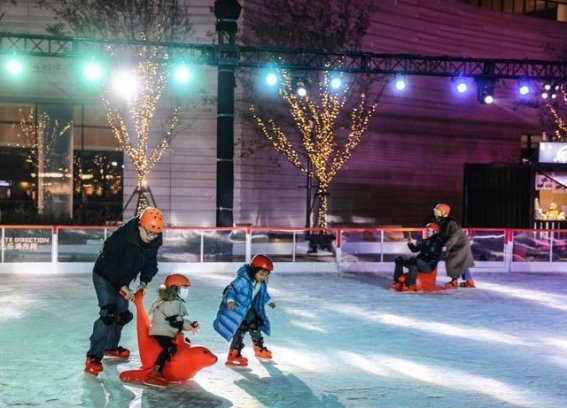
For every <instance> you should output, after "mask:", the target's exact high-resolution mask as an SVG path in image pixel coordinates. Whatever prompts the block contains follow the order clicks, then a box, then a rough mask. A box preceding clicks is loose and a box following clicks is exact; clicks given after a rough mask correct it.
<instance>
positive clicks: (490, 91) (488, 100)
mask: <svg viewBox="0 0 567 408" xmlns="http://www.w3.org/2000/svg"><path fill="white" fill-rule="evenodd" d="M495 87H496V80H495V79H492V78H477V80H476V91H477V94H476V97H477V100H478V101H479V102H480V103H481V104H483V105H490V104H492V103H494V88H495Z"/></svg>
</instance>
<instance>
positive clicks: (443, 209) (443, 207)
mask: <svg viewBox="0 0 567 408" xmlns="http://www.w3.org/2000/svg"><path fill="white" fill-rule="evenodd" d="M436 210H437V211H438V212H439V213H441V215H442V216H445V215H449V213H450V212H451V207H449V205H448V204H444V203H439V204H437V205H436V206H435V208H434V209H433V211H436Z"/></svg>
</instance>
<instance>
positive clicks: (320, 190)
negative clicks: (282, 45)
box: [250, 72, 376, 228]
mask: <svg viewBox="0 0 567 408" xmlns="http://www.w3.org/2000/svg"><path fill="white" fill-rule="evenodd" d="M329 81H330V74H329V72H324V73H322V74H321V76H320V80H319V86H318V89H319V94H318V95H310V94H309V93H308V94H306V95H304V96H299V95H297V93H296V92H295V90H294V83H293V82H294V81H293V78H292V77H291V75H290V74H289V73H288V72H283V73H282V85H281V87H280V89H279V94H280V96H281V98H282V99H283V101H284V102H285V103H286V104H287V106H288V107H289V110H290V113H291V116H292V119H293V122H294V124H295V126H296V130H297V133H298V134H297V136H298V137H291V136H288V134H286V132H284V130H283V129H282V127H280V126H278V124H276V122H275V121H274V120H273V119H267V120H266V119H263V118H262V117H260V115H258V114H257V113H256V108H255V107H254V106H252V107H251V108H250V110H251V112H252V116H253V118H254V120H255V122H256V124H257V125H258V127H259V129H260V130H261V132H262V134H263V135H264V136H265V137H266V138H267V139H268V140H269V141H270V143H271V145H272V147H273V148H274V149H275V150H276V151H278V152H279V153H280V154H282V155H283V156H284V157H285V158H286V159H287V160H289V162H290V163H291V164H293V165H294V166H295V167H297V168H298V169H300V170H301V171H302V172H304V173H307V174H309V175H310V176H311V177H313V178H314V179H315V180H316V181H317V184H318V185H317V192H316V196H317V198H318V208H317V227H319V228H327V226H328V223H327V211H328V196H329V186H330V184H331V182H332V180H333V178H334V177H335V176H336V174H337V172H338V171H339V170H340V169H341V168H342V166H343V165H344V164H345V163H346V162H347V160H348V159H349V158H350V156H351V154H352V152H353V150H354V149H355V148H356V147H357V146H358V144H359V143H360V141H361V139H362V136H363V135H364V132H365V131H366V130H367V128H368V122H369V121H370V119H371V118H372V116H373V115H374V108H375V106H376V104H375V103H369V102H368V101H367V97H366V94H365V93H361V94H360V96H359V98H358V103H356V104H354V107H353V108H352V110H351V111H350V129H349V131H348V134H347V135H340V134H339V129H338V126H337V122H338V119H339V117H340V116H341V114H342V113H343V109H344V107H345V104H346V103H347V95H348V92H349V89H348V87H346V86H345V87H343V88H342V90H336V91H333V90H331V89H330V86H329V85H330V83H329ZM341 139H342V140H341Z"/></svg>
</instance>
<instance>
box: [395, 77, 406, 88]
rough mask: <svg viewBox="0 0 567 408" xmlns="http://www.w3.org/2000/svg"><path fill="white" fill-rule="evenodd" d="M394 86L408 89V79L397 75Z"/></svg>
mask: <svg viewBox="0 0 567 408" xmlns="http://www.w3.org/2000/svg"><path fill="white" fill-rule="evenodd" d="M394 88H396V90H398V91H403V90H404V89H406V81H405V79H404V77H403V76H401V75H397V76H396V78H395V79H394Z"/></svg>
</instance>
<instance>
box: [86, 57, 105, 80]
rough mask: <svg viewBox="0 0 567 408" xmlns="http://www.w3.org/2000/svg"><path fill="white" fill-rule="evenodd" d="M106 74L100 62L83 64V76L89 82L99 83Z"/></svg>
mask: <svg viewBox="0 0 567 408" xmlns="http://www.w3.org/2000/svg"><path fill="white" fill-rule="evenodd" d="M103 74H104V68H103V66H102V64H101V63H99V62H98V61H94V60H92V61H87V62H86V63H84V64H83V75H84V76H85V78H86V79H87V80H88V81H89V82H98V81H100V80H101V78H102V76H103Z"/></svg>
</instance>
